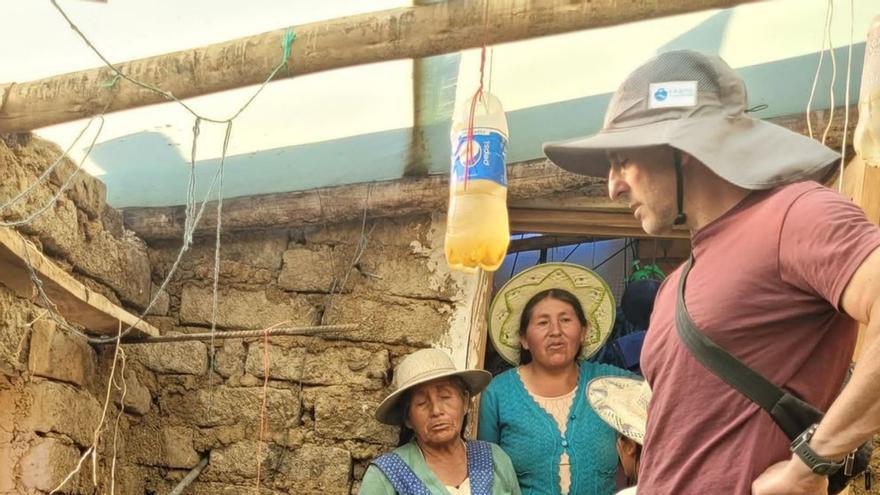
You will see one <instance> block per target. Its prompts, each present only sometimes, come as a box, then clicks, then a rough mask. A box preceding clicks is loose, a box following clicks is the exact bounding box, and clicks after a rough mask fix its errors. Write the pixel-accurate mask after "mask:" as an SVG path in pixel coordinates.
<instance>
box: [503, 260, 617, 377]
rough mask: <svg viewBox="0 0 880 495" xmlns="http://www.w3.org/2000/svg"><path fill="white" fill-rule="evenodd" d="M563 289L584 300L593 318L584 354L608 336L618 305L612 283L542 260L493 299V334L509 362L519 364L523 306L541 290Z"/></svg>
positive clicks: (584, 270)
mask: <svg viewBox="0 0 880 495" xmlns="http://www.w3.org/2000/svg"><path fill="white" fill-rule="evenodd" d="M547 289H563V290H566V291H568V292H571V293H572V294H573V295H574V296H575V297H576V298H577V299H578V300H579V301H580V303H581V307H582V308H583V310H584V314H585V315H586V317H587V320H588V321H589V326H590V328H589V331H587V332H586V334H585V335H584V341H583V345H582V346H581V355H580V357H581V358H583V359H586V358H589V357H590V356H592V355H593V354H595V353H596V351H598V350H599V348H600V347H602V345H603V344H604V343H605V341H606V340H607V339H608V335H610V334H611V329H612V328H613V327H614V318H615V316H616V308H615V305H614V295H613V294H612V293H611V289H609V288H608V284H606V283H605V281H604V280H602V277H600V276H599V275H597V274H596V272H594V271H592V270H590V269H588V268H585V267H583V266H580V265H574V264H571V263H542V264H540V265H536V266H533V267H532V268H529V269H527V270H523V271H522V272H520V273H518V274H517V275H516V276H515V277H513V278H511V279H510V280H509V281H508V282H507V283H506V284H504V286H503V287H502V288H501V290H499V291H498V294H496V295H495V299H493V300H492V306H491V307H490V308H489V337H490V338H491V340H492V345H493V346H495V350H496V351H498V354H499V355H500V356H501V357H502V358H504V360H505V361H507V362H509V363H511V364H514V365H517V364H519V354H520V337H519V322H520V317H521V316H522V312H523V308H524V307H525V305H526V304H527V303H528V302H529V300H530V299H531V298H532V296H534V295H535V294H537V293H538V292H541V291H544V290H547Z"/></svg>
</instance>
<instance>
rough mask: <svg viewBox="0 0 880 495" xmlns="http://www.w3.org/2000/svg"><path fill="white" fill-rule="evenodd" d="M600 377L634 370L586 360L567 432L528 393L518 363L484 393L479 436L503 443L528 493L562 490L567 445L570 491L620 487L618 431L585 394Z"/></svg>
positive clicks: (592, 493) (604, 493) (598, 494)
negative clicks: (561, 463) (561, 460)
mask: <svg viewBox="0 0 880 495" xmlns="http://www.w3.org/2000/svg"><path fill="white" fill-rule="evenodd" d="M600 376H631V374H630V373H629V372H628V371H625V370H622V369H620V368H616V367H614V366H609V365H605V364H596V363H590V362H587V361H583V362H581V364H580V377H579V379H578V386H577V393H576V394H575V398H574V402H573V403H572V406H571V411H570V412H569V418H568V426H567V429H566V432H565V436H564V437H563V436H562V434H561V433H560V432H559V427H558V426H557V424H556V421H554V420H553V417H552V416H550V414H549V413H547V412H546V411H545V410H544V409H542V408H541V406H539V405H538V403H537V402H535V400H534V399H533V398H532V396H531V395H529V392H528V391H527V390H526V388H525V386H524V385H523V382H522V380H521V379H520V377H519V374H518V373H517V370H516V369H515V368H514V369H511V370H507V371H505V372H504V373H501V374H499V375H498V376H496V377H495V378H494V379H493V380H492V383H490V384H489V387H488V388H487V389H486V390H485V391H484V392H483V394H482V396H481V399H480V423H479V424H480V426H479V431H478V437H479V438H480V440H486V441H488V442H492V443H496V444H498V445H500V446H501V448H502V449H503V450H504V451H505V452H506V453H507V455H508V456H510V459H511V460H512V461H513V467H514V469H515V470H516V476H517V478H518V479H519V484H520V488H521V489H522V493H523V495H539V494H540V495H545V494H546V495H559V494H560V489H559V457H560V455H562V451H563V449H565V450H567V451H568V457H569V462H570V463H571V467H570V469H571V486H570V488H569V492H568V493H569V495H612V494H614V493H615V492H616V485H615V476H616V474H617V466H618V459H617V449H616V448H615V441H616V439H617V436H616V434H615V433H614V430H613V429H611V427H609V426H608V425H607V424H605V422H604V421H602V419H601V418H599V416H597V415H596V413H595V412H593V409H592V408H591V407H590V405H589V403H588V402H587V398H586V386H587V383H589V382H590V380H592V379H593V378H596V377H600Z"/></svg>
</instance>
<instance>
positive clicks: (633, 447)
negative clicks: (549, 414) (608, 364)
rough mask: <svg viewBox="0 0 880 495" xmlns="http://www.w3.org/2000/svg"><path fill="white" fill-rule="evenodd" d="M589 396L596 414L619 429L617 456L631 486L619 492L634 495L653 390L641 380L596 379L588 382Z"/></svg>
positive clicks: (619, 493) (623, 378)
mask: <svg viewBox="0 0 880 495" xmlns="http://www.w3.org/2000/svg"><path fill="white" fill-rule="evenodd" d="M587 399H588V400H589V402H590V407H592V408H593V410H594V411H596V414H598V415H599V417H600V418H602V419H603V420H604V421H605V422H606V423H608V425H609V426H611V427H612V428H614V430H615V431H617V455H618V456H619V457H620V465H621V467H622V468H623V473H624V474H625V475H626V480H627V485H629V488H627V489H625V490H623V491H621V492H618V494H617V495H634V494H635V493H636V486H635V485H636V482H638V477H639V461H640V460H641V456H642V442H643V441H644V439H645V427H646V425H647V423H648V402H650V400H651V389H650V387H648V383H647V382H645V381H644V380H641V379H635V378H625V377H605V378H597V379H595V380H593V381H591V382H590V383H589V384H588V385H587Z"/></svg>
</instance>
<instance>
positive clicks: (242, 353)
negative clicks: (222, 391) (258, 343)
mask: <svg viewBox="0 0 880 495" xmlns="http://www.w3.org/2000/svg"><path fill="white" fill-rule="evenodd" d="M245 358H247V350H246V349H245V347H244V343H243V342H242V341H241V340H238V339H227V340H224V341H223V344H222V346H221V347H220V348H219V349H217V350H216V351H215V353H214V370H215V371H216V372H217V373H219V374H220V376H222V377H224V378H229V377H231V376H241V375H243V374H244V363H245Z"/></svg>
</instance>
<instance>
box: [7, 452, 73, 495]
mask: <svg viewBox="0 0 880 495" xmlns="http://www.w3.org/2000/svg"><path fill="white" fill-rule="evenodd" d="M79 457H80V452H79V450H78V449H77V448H76V447H74V446H72V445H70V444H67V443H64V442H62V441H60V440H57V439H55V438H41V439H40V440H39V442H38V443H37V444H35V445H34V446H33V447H31V449H30V450H28V452H27V454H25V456H24V457H23V458H22V459H21V482H22V484H24V486H26V487H28V488H31V489H33V490H41V491H44V492H48V491H51V490H53V489H54V488H56V487H57V486H58V484H59V483H61V482H62V481H63V480H64V478H65V477H67V475H68V474H69V473H70V472H71V471H73V469H74V468H76V464H77V462H78V461H79ZM80 476H82V474H79V475H77V476H76V477H74V479H72V480H71V481H70V482H68V483H69V484H68V485H66V486H65V489H64V491H63V492H64V493H70V491H69V489H70V488H72V487H76V486H77V484H78V483H77V481H78V479H77V478H78V477H80Z"/></svg>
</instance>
